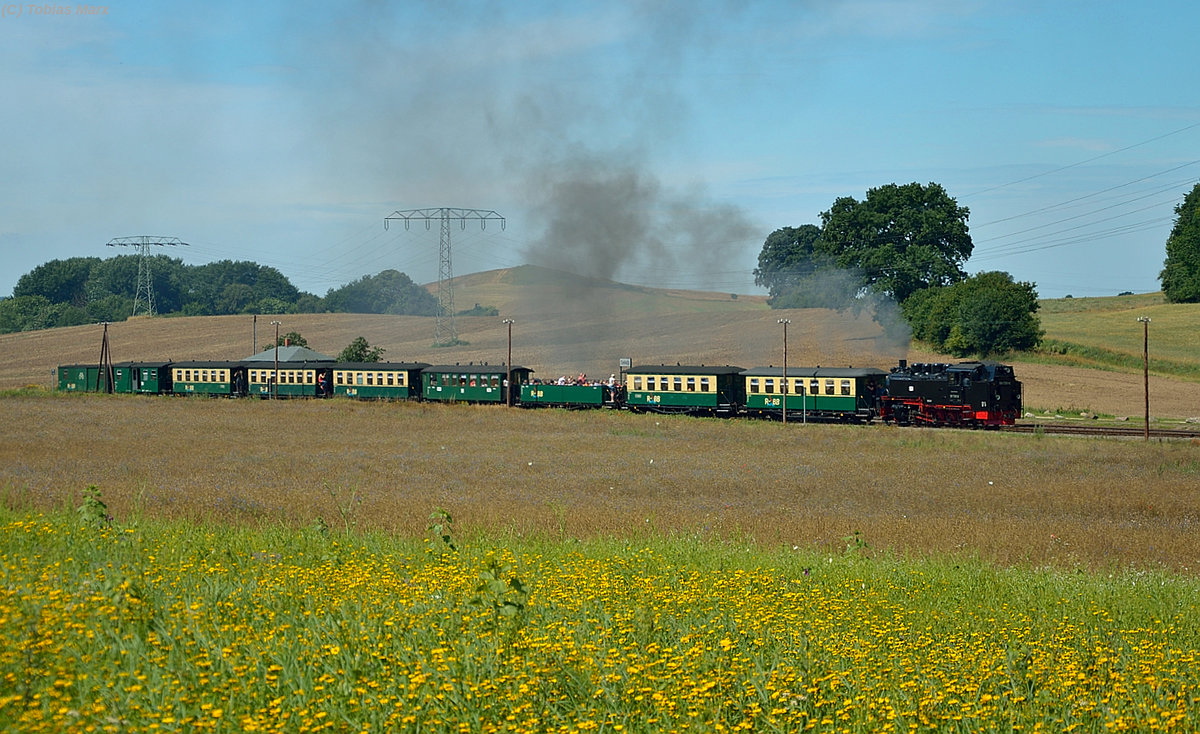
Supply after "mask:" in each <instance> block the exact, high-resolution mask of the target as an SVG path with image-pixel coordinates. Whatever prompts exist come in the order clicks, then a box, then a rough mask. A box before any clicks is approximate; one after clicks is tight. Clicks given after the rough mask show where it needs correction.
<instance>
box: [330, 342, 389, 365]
mask: <svg viewBox="0 0 1200 734" xmlns="http://www.w3.org/2000/svg"><path fill="white" fill-rule="evenodd" d="M385 351H387V350H385V349H384V348H383V347H373V346H371V345H370V344H369V343H367V340H366V338H365V337H361V336H360V337H357V338H356V339H355V340H354V341H352V342H350V344H348V345H347V346H346V348H345V349H343V350H342V352H341V354H339V355H338V357H337V358H338V361H339V362H378V361H379V359H380V358H381V357H382V356H383V353H384V352H385Z"/></svg>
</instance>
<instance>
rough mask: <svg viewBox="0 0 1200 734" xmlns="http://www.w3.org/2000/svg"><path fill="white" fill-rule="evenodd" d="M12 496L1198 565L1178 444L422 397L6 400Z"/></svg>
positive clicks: (137, 507)
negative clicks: (853, 541)
mask: <svg viewBox="0 0 1200 734" xmlns="http://www.w3.org/2000/svg"><path fill="white" fill-rule="evenodd" d="M0 411H2V413H3V417H4V420H3V421H2V422H0V488H2V489H3V493H4V502H5V503H6V504H7V505H9V506H14V507H27V508H73V507H76V506H78V505H79V504H80V503H81V499H82V497H83V492H84V490H85V489H86V488H87V487H88V486H89V485H95V486H97V487H98V488H99V489H100V491H101V492H102V493H103V496H104V498H105V501H106V502H107V503H108V507H109V511H111V512H112V513H113V514H114V515H115V516H116V517H117V518H119V519H121V520H122V521H131V520H133V519H135V518H136V517H138V516H156V517H166V518H185V519H195V520H202V521H210V522H222V523H232V524H264V523H266V524H274V523H283V524H285V525H287V526H291V527H305V526H310V525H312V524H314V523H318V522H319V523H323V524H325V525H329V526H333V527H338V528H341V527H343V526H345V527H347V528H350V527H355V528H358V529H379V530H384V531H387V532H390V533H391V532H394V533H400V534H403V535H407V536H410V537H411V536H417V537H419V536H421V535H422V534H423V533H424V532H425V527H426V525H427V523H428V519H427V518H428V517H429V515H430V513H431V512H434V511H435V510H437V509H439V508H444V509H445V510H447V511H448V512H450V513H451V514H452V515H453V516H454V518H455V520H456V521H457V525H458V527H459V530H460V531H462V532H464V533H468V534H469V533H485V534H492V535H494V534H496V533H515V534H523V535H534V536H544V537H550V538H554V539H556V540H564V539H571V538H578V539H594V538H608V537H614V538H631V539H637V538H642V537H651V536H653V537H660V536H663V535H666V536H684V537H689V538H700V539H706V540H708V539H711V540H715V541H719V540H722V539H737V540H749V541H751V542H754V543H756V544H763V545H766V546H770V547H780V546H785V547H791V546H796V547H803V548H808V549H814V548H816V549H823V550H838V549H841V548H842V547H844V546H845V545H846V543H847V541H846V538H848V537H854V535H855V534H856V533H857V534H858V537H859V538H861V539H863V540H865V541H866V542H867V543H869V544H870V545H871V546H872V547H873V548H875V549H877V550H884V549H886V550H890V551H894V552H897V553H903V554H909V555H915V556H920V555H924V554H944V553H950V554H963V555H969V556H979V557H981V558H983V559H986V560H988V561H994V562H998V563H1001V564H1033V565H1043V564H1050V565H1056V566H1067V567H1087V568H1093V569H1125V568H1130V567H1133V568H1146V567H1155V568H1157V567H1163V568H1169V569H1173V570H1179V571H1184V572H1190V571H1193V570H1194V569H1196V568H1200V533H1197V532H1196V530H1197V524H1198V523H1200V516H1198V515H1197V511H1196V508H1197V507H1200V455H1198V454H1197V447H1196V446H1195V445H1192V444H1190V443H1185V442H1178V441H1177V442H1158V441H1155V442H1142V441H1127V440H1126V441H1123V440H1116V439H1107V440H1101V439H1075V438H1066V437H1052V436H1037V435H1016V434H1003V433H995V432H982V431H976V432H970V431H949V430H942V431H938V430H919V429H902V428H895V427H885V426H862V427H856V426H849V427H846V426H818V425H808V426H802V425H798V424H795V423H791V424H788V425H782V424H780V423H776V422H764V421H749V420H720V419H697V418H686V417H672V418H667V417H661V416H653V415H635V414H630V413H624V412H614V411H590V412H577V413H569V412H563V411H549V410H542V411H529V410H521V409H517V408H513V409H505V408H502V407H478V406H465V405H431V404H425V403H363V402H354V401H349V400H344V399H335V400H325V401H311V400H310V401H260V400H253V399H245V400H221V399H204V398H173V397H157V398H151V397H142V396H121V395H118V396H107V395H81V394H71V395H58V396H54V395H33V396H22V395H10V396H6V397H3V398H0Z"/></svg>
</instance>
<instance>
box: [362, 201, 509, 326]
mask: <svg viewBox="0 0 1200 734" xmlns="http://www.w3.org/2000/svg"><path fill="white" fill-rule="evenodd" d="M392 219H400V220H403V221H404V228H405V229H408V227H409V223H410V222H412V221H413V220H416V221H423V222H425V229H429V227H430V225H429V223H430V222H432V221H433V220H435V219H436V220H438V221H440V222H441V227H442V236H441V241H440V243H439V245H438V312H437V326H436V327H435V330H434V335H433V346H435V347H451V346H454V345H455V344H459V343H461V342H459V340H458V325H457V324H456V323H455V321H454V283H453V282H452V281H453V279H454V268H453V266H452V265H451V262H450V220H451V219H457V220H458V221H459V224H460V225H461V226H462V229H466V228H467V220H477V221H478V222H479V228H480V229H487V223H488V222H489V221H496V220H499V221H500V229H504V225H505V221H504V217H502V216H500V215H499V214H497V213H496V212H494V211H491V210H490V209H488V210H485V209H455V208H453V207H441V208H437V209H406V210H404V211H397V212H392V214H391V215H390V216H387V217H384V219H383V228H384V229H387V228H388V222H389V221H390V220H392Z"/></svg>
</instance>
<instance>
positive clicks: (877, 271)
mask: <svg viewBox="0 0 1200 734" xmlns="http://www.w3.org/2000/svg"><path fill="white" fill-rule="evenodd" d="M969 215H970V212H969V210H968V209H967V208H966V207H961V206H959V205H958V202H957V201H955V200H954V199H953V198H952V197H951V196H950V195H949V194H947V193H946V190H945V189H944V188H942V186H941V185H940V184H936V183H930V184H929V185H928V186H922V185H921V184H918V183H910V184H905V185H903V186H898V185H896V184H888V185H886V186H880V187H878V188H874V189H871V190H869V191H867V196H866V198H865V199H864V200H863V201H857V200H855V199H854V198H853V197H849V196H845V197H841V198H839V199H838V200H836V201H835V202H834V203H833V206H832V207H830V209H829V211H826V212H823V213H822V214H821V237H820V239H819V240H818V243H817V247H816V250H817V253H818V254H822V255H826V256H828V257H829V258H831V259H832V260H833V261H834V263H835V264H836V265H837V266H838V267H839V268H843V269H847V270H852V271H854V272H857V273H859V274H860V277H861V283H862V286H863V287H864V288H870V289H872V290H875V291H878V292H881V293H886V294H888V295H890V296H891V297H892V298H893V299H895V300H896V302H898V303H903V302H904V301H905V300H906V299H907V298H908V297H909V296H911V295H912V294H913V293H916V292H917V291H919V290H921V289H924V288H930V287H935V286H947V285H952V284H954V283H958V282H960V281H962V280H963V279H964V278H966V273H965V272H964V271H963V269H962V265H963V263H964V262H966V260H967V258H968V257H970V255H971V251H972V249H973V248H974V245H973V244H972V242H971V235H970V234H969V232H968V230H967V218H968V216H969Z"/></svg>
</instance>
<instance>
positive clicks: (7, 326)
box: [0, 296, 53, 334]
mask: <svg viewBox="0 0 1200 734" xmlns="http://www.w3.org/2000/svg"><path fill="white" fill-rule="evenodd" d="M52 305H53V304H51V303H50V299H49V298H46V297H45V296H14V297H13V298H5V299H3V300H0V334H11V333H13V332H17V331H33V330H34V329H44V328H46V323H47V320H48V315H49V313H50V307H51V306H52Z"/></svg>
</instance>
